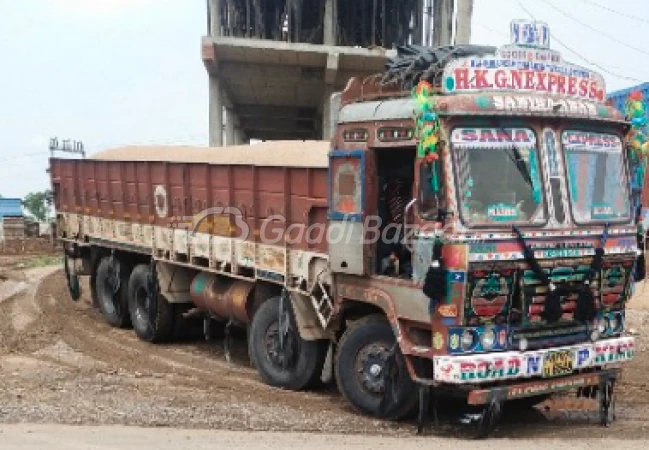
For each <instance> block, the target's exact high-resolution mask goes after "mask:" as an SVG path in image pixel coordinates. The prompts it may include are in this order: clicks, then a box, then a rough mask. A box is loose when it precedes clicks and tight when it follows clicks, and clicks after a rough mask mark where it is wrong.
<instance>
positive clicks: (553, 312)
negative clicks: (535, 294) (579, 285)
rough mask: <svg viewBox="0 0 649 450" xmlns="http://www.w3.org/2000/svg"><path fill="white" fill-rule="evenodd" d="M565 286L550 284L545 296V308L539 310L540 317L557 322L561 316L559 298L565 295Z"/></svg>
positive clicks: (561, 310)
mask: <svg viewBox="0 0 649 450" xmlns="http://www.w3.org/2000/svg"><path fill="white" fill-rule="evenodd" d="M566 288H567V286H560V287H558V288H557V287H555V286H554V285H552V284H550V292H549V294H548V296H547V297H546V298H545V308H543V311H542V312H541V317H542V318H543V320H545V321H546V322H548V323H554V322H558V321H559V319H561V317H562V316H563V308H562V307H561V299H562V298H563V297H565V296H566V295H567V294H568V292H566V291H567V289H566Z"/></svg>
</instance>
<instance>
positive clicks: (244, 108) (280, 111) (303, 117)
mask: <svg viewBox="0 0 649 450" xmlns="http://www.w3.org/2000/svg"><path fill="white" fill-rule="evenodd" d="M236 112H237V116H239V119H240V120H244V119H248V118H258V117H278V118H282V119H286V120H297V121H307V122H312V121H314V120H315V115H316V114H317V111H316V108H300V107H290V106H258V105H237V106H236Z"/></svg>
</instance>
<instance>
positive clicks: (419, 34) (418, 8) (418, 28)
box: [412, 0, 424, 45]
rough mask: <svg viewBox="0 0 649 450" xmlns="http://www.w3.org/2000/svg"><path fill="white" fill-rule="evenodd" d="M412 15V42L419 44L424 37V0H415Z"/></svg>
mask: <svg viewBox="0 0 649 450" xmlns="http://www.w3.org/2000/svg"><path fill="white" fill-rule="evenodd" d="M413 15H414V17H413V19H414V25H415V26H414V28H413V30H412V43H413V44H414V45H421V44H422V42H423V38H424V36H423V34H424V0H416V1H415V9H414V11H413Z"/></svg>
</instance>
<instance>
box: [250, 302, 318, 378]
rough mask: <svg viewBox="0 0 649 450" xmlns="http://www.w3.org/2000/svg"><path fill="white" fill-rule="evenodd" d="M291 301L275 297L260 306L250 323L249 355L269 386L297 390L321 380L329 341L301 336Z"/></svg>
mask: <svg viewBox="0 0 649 450" xmlns="http://www.w3.org/2000/svg"><path fill="white" fill-rule="evenodd" d="M282 302H285V303H283V304H281V303H282ZM290 302H291V301H290V299H288V298H286V299H284V300H282V299H281V298H280V297H274V298H271V299H269V300H267V301H265V302H264V303H263V304H262V305H261V306H260V307H259V309H258V310H257V312H256V313H255V315H254V316H253V318H252V322H251V324H250V332H249V335H248V352H249V354H250V356H251V362H252V363H253V365H254V366H255V367H256V368H257V371H258V372H259V375H260V376H261V378H262V380H263V381H264V382H265V383H266V384H269V385H271V386H275V387H281V388H284V389H290V390H294V391H298V390H303V389H307V388H309V387H311V386H313V385H314V384H315V383H317V381H318V380H319V378H320V375H321V374H322V368H323V366H324V360H325V356H326V351H327V341H305V340H303V339H302V338H301V337H300V335H299V331H298V330H297V327H296V326H295V320H294V318H293V315H292V314H293V312H292V310H291V307H290ZM281 306H282V307H281ZM284 325H285V327H284ZM282 328H283V329H284V333H282V334H283V336H282V339H280V330H281V329H282Z"/></svg>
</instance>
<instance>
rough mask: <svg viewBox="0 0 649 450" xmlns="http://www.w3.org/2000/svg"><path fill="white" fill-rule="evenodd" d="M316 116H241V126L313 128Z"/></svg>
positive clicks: (246, 128)
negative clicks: (304, 117) (288, 117)
mask: <svg viewBox="0 0 649 450" xmlns="http://www.w3.org/2000/svg"><path fill="white" fill-rule="evenodd" d="M315 122H316V121H315V118H312V119H308V120H296V119H287V118H283V117H274V116H268V117H248V118H241V117H240V118H239V126H240V128H241V129H243V130H255V129H264V130H265V129H269V128H277V129H278V130H285V131H289V130H296V131H300V130H313V129H314V127H315Z"/></svg>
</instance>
